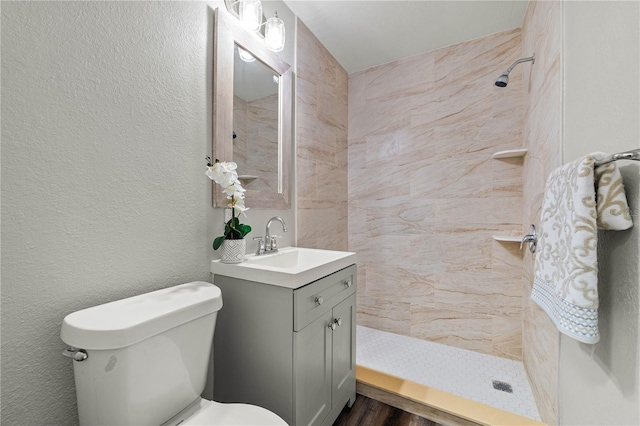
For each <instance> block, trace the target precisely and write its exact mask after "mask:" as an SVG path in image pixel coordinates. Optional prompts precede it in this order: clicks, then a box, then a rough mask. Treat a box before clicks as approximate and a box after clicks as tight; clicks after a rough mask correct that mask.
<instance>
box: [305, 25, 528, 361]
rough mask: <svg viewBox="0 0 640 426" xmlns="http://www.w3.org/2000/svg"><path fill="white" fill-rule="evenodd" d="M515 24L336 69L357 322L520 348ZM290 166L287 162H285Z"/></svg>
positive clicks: (476, 345) (490, 349)
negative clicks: (345, 128) (500, 238)
mask: <svg viewBox="0 0 640 426" xmlns="http://www.w3.org/2000/svg"><path fill="white" fill-rule="evenodd" d="M521 43H522V40H521V34H520V30H519V29H515V30H511V31H506V32H502V33H499V34H495V35H491V36H488V37H483V38H480V39H477V40H472V41H468V42H464V43H461V44H457V45H454V46H450V47H446V48H443V49H439V50H435V51H432V52H428V53H424V54H420V55H417V56H413V57H409V58H405V59H401V60H399V61H395V62H391V63H388V64H384V65H381V66H377V67H374V68H370V69H367V70H364V71H361V72H358V73H355V74H352V75H350V76H349V250H352V251H355V252H357V253H358V263H359V265H358V266H359V270H358V273H359V288H358V316H357V320H358V323H359V324H362V325H366V326H370V327H374V328H377V329H380V330H385V331H390V332H394V333H399V334H405V335H409V336H413V337H417V338H421V339H426V340H432V341H437V342H441V343H445V344H449V345H453V346H458V347H462V348H466V349H472V350H476V351H479V352H483V353H488V354H494V355H498V356H502V357H507V358H512V359H520V358H521V354H522V348H521V323H522V290H521V276H522V265H521V263H522V255H521V253H520V252H519V251H518V247H517V244H514V243H498V242H496V241H493V240H492V235H509V234H511V235H521V233H522V230H523V229H522V223H521V221H522V217H523V211H522V165H523V164H522V159H519V160H517V159H516V160H513V159H511V160H492V159H491V154H492V153H494V152H496V151H500V150H506V149H514V148H520V147H522V128H523V121H522V120H523V105H522V104H523V91H522V68H520V69H516V70H514V71H513V72H512V73H511V82H510V84H509V86H508V88H507V89H500V88H497V87H496V86H494V81H495V79H496V77H497V76H498V75H499V74H500V73H501V72H502V71H503V70H504V69H506V68H507V67H508V66H509V65H510V64H511V63H512V62H513V61H515V60H516V59H518V58H520V57H521V56H522V44H521ZM299 170H300V168H299Z"/></svg>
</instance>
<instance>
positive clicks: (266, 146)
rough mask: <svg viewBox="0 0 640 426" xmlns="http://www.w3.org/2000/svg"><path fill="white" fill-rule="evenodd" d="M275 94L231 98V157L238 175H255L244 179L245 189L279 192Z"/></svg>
mask: <svg viewBox="0 0 640 426" xmlns="http://www.w3.org/2000/svg"><path fill="white" fill-rule="evenodd" d="M277 124H278V94H274V95H269V96H265V97H262V98H258V99H254V100H251V101H249V102H247V101H245V100H244V99H241V98H239V97H237V96H234V97H233V131H234V132H235V133H236V138H235V139H234V140H233V159H234V160H235V162H236V163H237V164H238V173H239V174H240V175H253V176H258V178H257V179H255V180H243V181H242V183H243V185H244V187H245V188H247V189H252V190H255V191H266V192H277V191H278V154H277V153H278V147H277V145H278V128H277Z"/></svg>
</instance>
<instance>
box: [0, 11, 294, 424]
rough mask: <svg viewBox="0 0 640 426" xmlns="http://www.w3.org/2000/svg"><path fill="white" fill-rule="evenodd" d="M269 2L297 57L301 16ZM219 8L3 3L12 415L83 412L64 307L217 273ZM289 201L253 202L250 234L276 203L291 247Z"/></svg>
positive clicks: (5, 313) (23, 419)
mask: <svg viewBox="0 0 640 426" xmlns="http://www.w3.org/2000/svg"><path fill="white" fill-rule="evenodd" d="M273 3H275V4H276V5H277V6H278V12H279V14H280V16H281V17H283V19H285V21H286V23H287V32H288V34H289V40H288V42H287V48H286V49H287V50H286V51H285V52H283V57H284V59H285V60H287V61H288V62H289V63H291V64H293V63H294V62H293V52H294V41H293V37H294V34H295V30H294V28H295V27H294V25H295V17H294V16H293V14H291V12H290V11H289V10H288V9H286V6H284V4H283V3H281V2H273ZM222 5H223V3H222V1H211V2H115V1H114V2H15V3H14V2H9V3H8V2H3V4H2V6H1V13H2V23H1V24H2V75H1V78H2V80H1V85H2V89H1V90H2V92H1V95H2V183H1V185H2V278H3V279H2V330H1V331H2V408H1V413H2V414H1V422H2V423H3V424H5V425H39V424H75V423H77V415H76V406H75V390H74V389H75V387H74V383H73V371H72V363H71V361H69V360H68V359H66V358H63V357H62V356H61V355H60V352H61V351H62V350H63V349H64V347H65V345H64V344H63V342H62V341H61V340H60V337H59V331H60V325H61V322H62V319H63V318H64V316H65V315H66V314H68V313H70V312H72V311H75V310H78V309H81V308H85V307H89V306H93V305H96V304H99V303H104V302H107V301H111V300H115V299H120V298H123V297H128V296H131V295H134V294H140V293H143V292H147V291H151V290H154V289H158V288H162V287H167V286H171V285H175V284H180V283H183V282H187V281H192V280H209V279H210V274H209V262H210V260H211V259H212V258H215V257H217V255H218V254H217V253H215V252H214V251H213V250H212V248H211V243H212V241H213V238H214V237H216V236H217V235H218V234H219V233H221V232H222V229H223V228H222V224H221V223H222V220H223V218H222V211H221V210H216V209H213V208H212V207H211V182H210V181H209V179H208V178H207V177H206V176H205V175H204V166H205V160H204V157H205V156H206V155H209V154H210V153H211V122H212V121H211V103H212V97H211V69H212V63H211V57H212V39H213V25H212V19H213V9H214V8H216V7H220V6H222ZM268 7H269V5H267V7H265V9H268ZM265 13H267V12H265ZM269 14H270V12H269ZM247 205H248V206H249V207H251V200H247ZM294 211H295V209H290V210H287V211H275V210H259V209H252V210H250V212H249V219H248V220H247V222H248V223H249V224H250V225H252V226H254V229H255V231H254V232H253V233H252V234H250V237H251V236H255V235H262V233H263V232H264V225H265V223H266V220H267V219H268V218H269V217H271V216H273V215H275V214H278V215H281V216H283V217H284V219H285V220H286V221H287V224H288V225H290V229H291V230H292V231H291V232H289V233H288V234H285V235H286V237H287V239H286V240H285V241H284V244H283V245H288V244H291V243H292V242H293V241H294V235H293V234H294V232H293V230H294V229H295V223H294ZM248 246H249V247H250V248H251V249H253V244H248Z"/></svg>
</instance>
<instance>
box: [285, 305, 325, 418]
mask: <svg viewBox="0 0 640 426" xmlns="http://www.w3.org/2000/svg"><path fill="white" fill-rule="evenodd" d="M332 320H333V317H332V316H331V311H329V312H327V313H325V314H324V315H322V316H321V317H320V318H318V319H317V320H315V321H313V322H312V323H311V324H309V325H308V326H306V327H305V328H303V329H302V330H300V331H297V332H294V333H293V334H294V337H293V339H294V350H295V356H294V359H295V374H294V375H295V390H294V398H295V406H296V408H295V410H296V420H295V424H296V425H297V426H303V425H305V426H306V425H314V424H320V423H321V422H322V420H323V419H324V418H325V417H326V416H327V414H328V413H329V411H331V329H330V328H329V324H330V323H331V321H332Z"/></svg>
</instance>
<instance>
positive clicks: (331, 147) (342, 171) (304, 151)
mask: <svg viewBox="0 0 640 426" xmlns="http://www.w3.org/2000/svg"><path fill="white" fill-rule="evenodd" d="M296 62H297V79H296V164H297V165H296V180H297V200H298V201H297V205H298V206H297V214H298V218H297V228H298V229H297V235H298V237H297V243H298V245H299V246H302V247H311V248H322V249H329V250H347V229H348V228H347V195H348V194H347V124H348V116H347V95H348V89H347V85H348V76H347V72H346V71H345V70H344V69H343V68H342V67H341V66H340V64H338V62H337V61H336V60H335V59H334V58H333V56H331V54H330V53H329V51H328V50H327V49H326V48H325V47H324V46H323V45H322V44H321V43H320V42H319V41H318V40H317V39H316V37H315V36H314V35H313V34H312V33H311V31H309V29H308V28H307V27H306V26H305V25H304V24H303V23H302V22H301V21H300V20H298V25H297V48H296Z"/></svg>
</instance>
